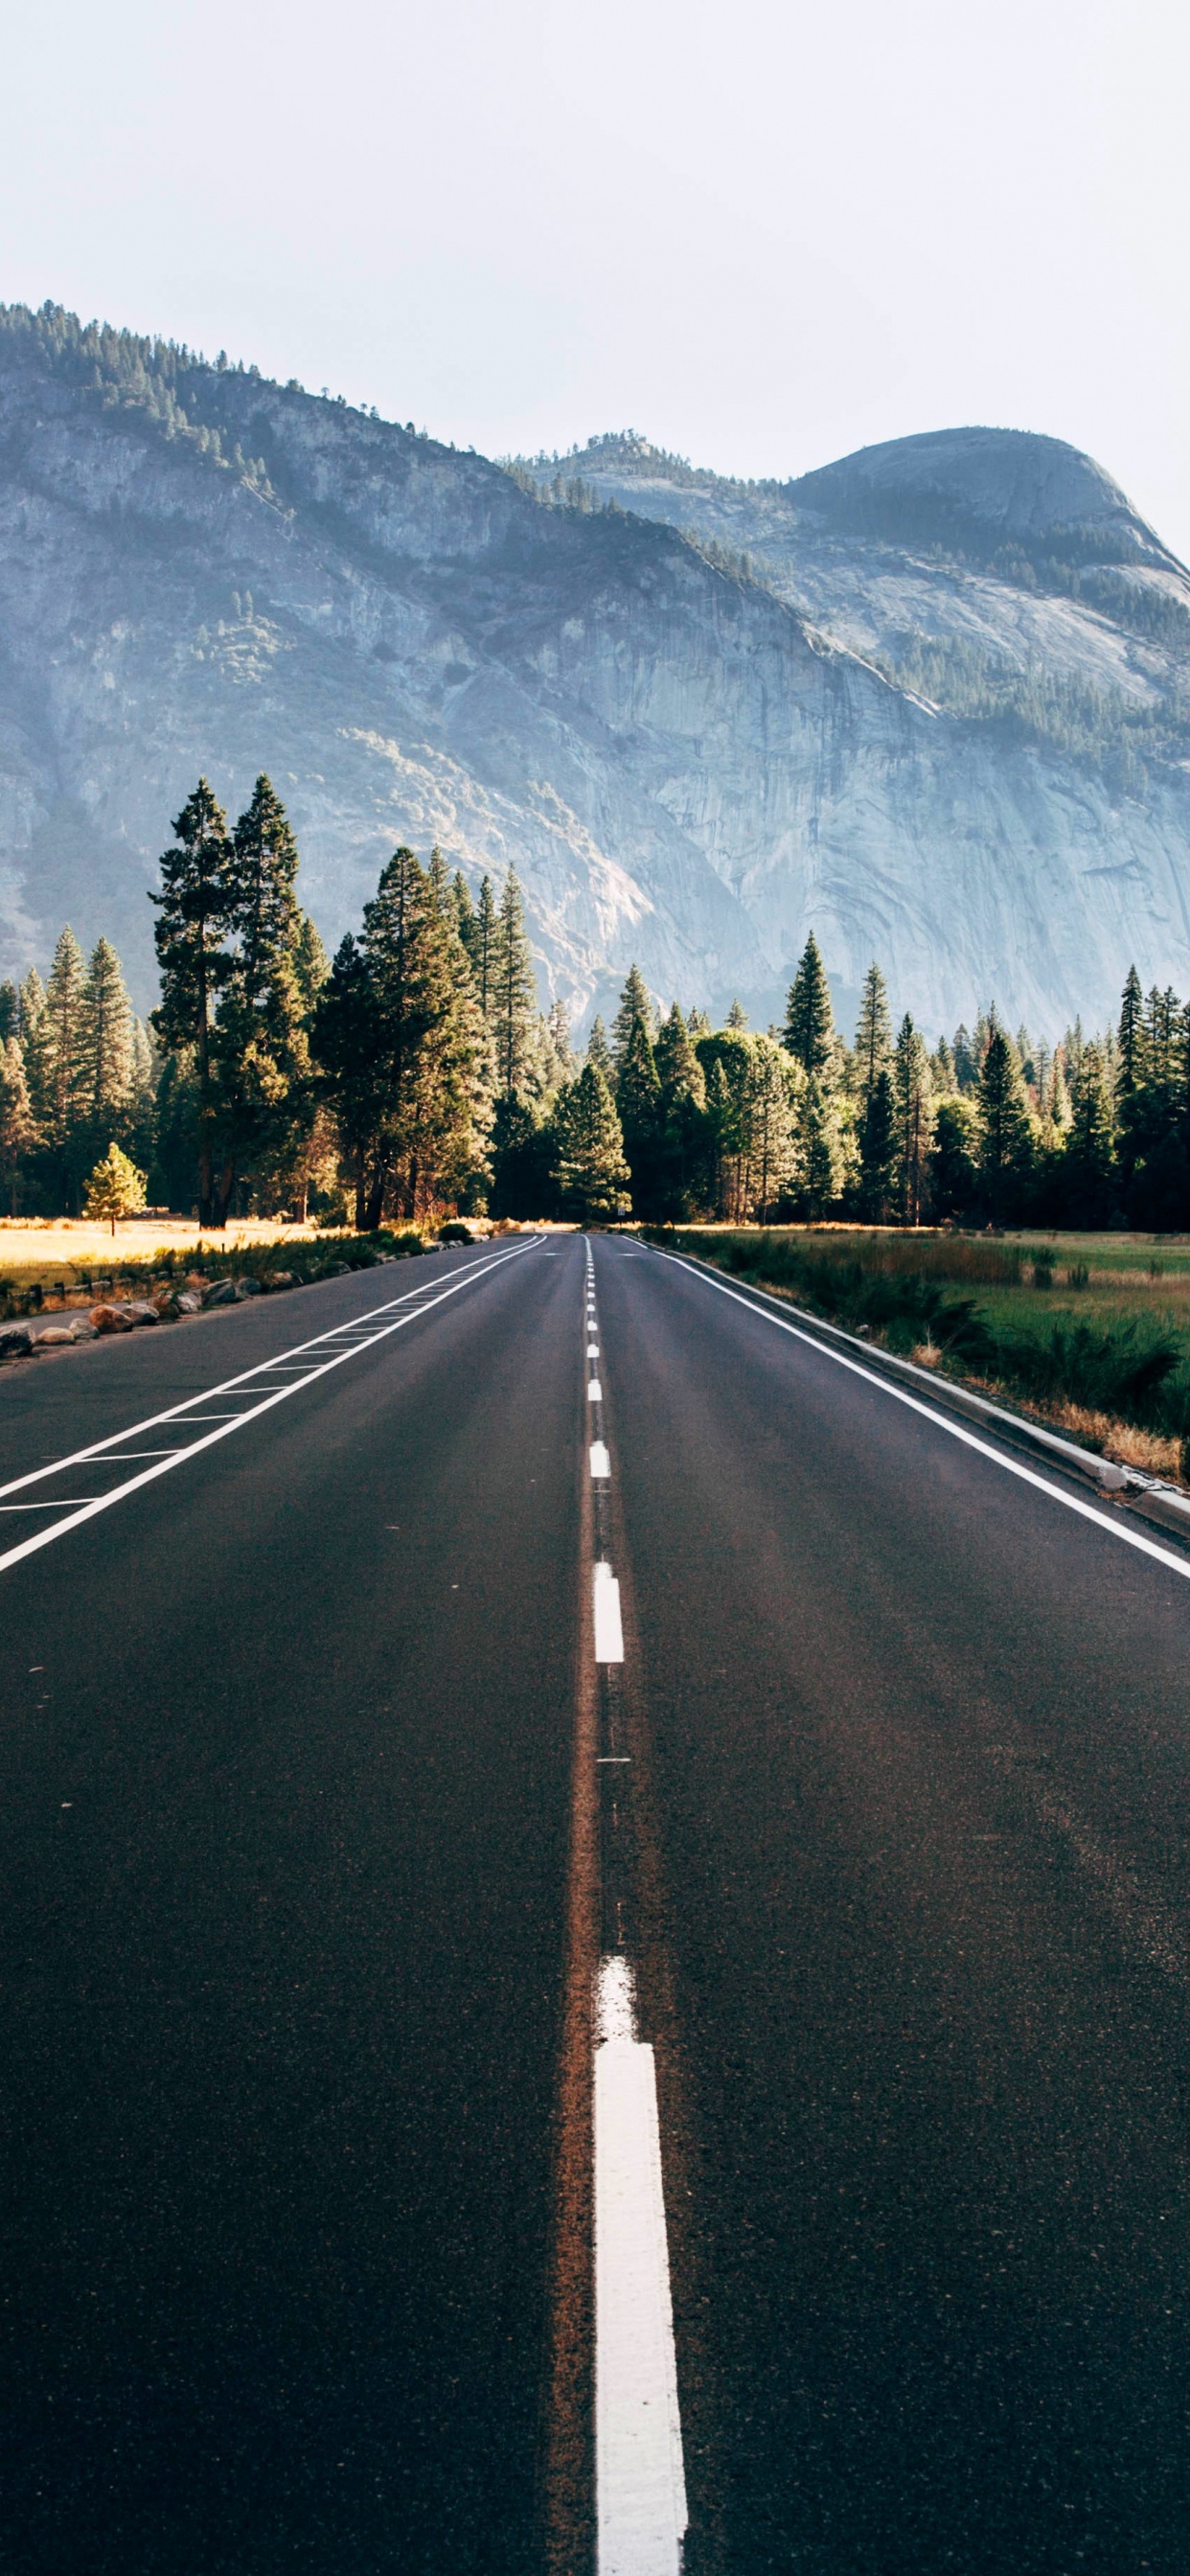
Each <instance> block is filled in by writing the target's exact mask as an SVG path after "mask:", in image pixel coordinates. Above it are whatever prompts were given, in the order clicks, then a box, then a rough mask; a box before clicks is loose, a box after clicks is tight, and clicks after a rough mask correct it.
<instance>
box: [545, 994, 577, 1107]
mask: <svg viewBox="0 0 1190 2576" xmlns="http://www.w3.org/2000/svg"><path fill="white" fill-rule="evenodd" d="M545 1053H546V1059H547V1065H548V1074H549V1085H548V1087H549V1089H550V1090H551V1091H556V1090H557V1088H558V1085H559V1083H562V1082H573V1080H574V1076H575V1072H576V1070H577V1068H576V1065H575V1059H574V1048H573V1047H572V1045H571V1043H570V1013H569V1011H568V1010H567V1008H566V1004H565V1002H564V1001H563V1000H562V999H561V997H560V996H558V997H557V998H555V1000H554V1001H552V1002H551V1003H550V1007H549V1010H548V1012H547V1013H546V1021H545Z"/></svg>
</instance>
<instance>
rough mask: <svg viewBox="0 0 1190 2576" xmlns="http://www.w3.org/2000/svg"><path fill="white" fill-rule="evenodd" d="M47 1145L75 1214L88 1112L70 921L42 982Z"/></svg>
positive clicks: (81, 994) (82, 971) (79, 960)
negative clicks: (47, 1092) (46, 1052)
mask: <svg viewBox="0 0 1190 2576" xmlns="http://www.w3.org/2000/svg"><path fill="white" fill-rule="evenodd" d="M45 1026H46V1036H47V1040H48V1047H49V1077H50V1113H49V1119H48V1122H47V1142H48V1143H49V1144H50V1145H51V1146H52V1148H53V1153H54V1161H55V1166H56V1171H57V1188H58V1193H59V1197H60V1201H61V1204H62V1205H63V1206H64V1207H65V1208H66V1209H67V1210H68V1212H69V1213H70V1214H71V1215H77V1213H78V1204H79V1182H80V1180H81V1168H80V1166H81V1162H82V1149H83V1140H84V1136H85V1125H86V1114H87V1069H88V1068H87V969H86V963H85V961H84V958H83V952H82V949H81V948H80V947H79V944H78V941H77V939H76V938H75V935H74V932H73V930H72V929H71V928H70V925H69V923H68V924H67V926H66V928H65V930H64V931H63V932H62V935H61V937H60V939H59V941H58V945H57V947H56V948H55V950H54V959H53V964H52V966H51V968H50V978H49V982H48V984H47V986H46V1003H45Z"/></svg>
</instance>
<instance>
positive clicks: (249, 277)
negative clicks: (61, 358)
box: [0, 0, 1190, 557]
mask: <svg viewBox="0 0 1190 2576" xmlns="http://www.w3.org/2000/svg"><path fill="white" fill-rule="evenodd" d="M0 34H2V36H3V56H2V59H3V63H4V78H3V85H2V90H0V299H4V300H7V301H10V302H15V301H20V302H25V303H31V304H40V303H42V302H43V301H44V300H45V298H46V297H47V296H48V297H50V298H51V299H52V300H53V301H55V302H57V303H61V304H65V305H67V306H68V307H69V308H71V309H72V310H73V311H76V312H78V313H79V314H80V315H81V316H82V317H83V318H84V319H88V320H89V319H90V318H92V317H93V316H98V317H100V318H102V319H106V320H108V321H111V322H115V323H121V324H125V325H127V326H128V327H129V328H132V329H136V330H141V331H150V332H160V333H161V334H162V335H163V336H165V337H167V338H174V339H179V340H185V341H187V342H188V343H189V344H190V345H191V346H192V347H198V348H202V349H205V350H206V351H207V353H208V354H209V355H213V354H214V353H215V352H216V351H217V350H218V349H220V348H225V349H226V350H227V351H228V354H229V355H230V356H231V357H232V358H233V359H234V358H243V359H244V360H245V361H246V362H252V361H255V363H256V364H257V365H258V366H259V367H260V368H261V370H262V372H263V373H264V374H266V375H274V376H279V377H281V378H287V377H290V376H296V377H297V378H298V379H299V380H300V381H301V382H302V383H303V384H305V385H306V386H308V387H309V388H310V389H311V390H312V391H314V392H318V391H320V390H321V389H322V388H323V387H324V386H325V387H326V388H327V389H328V390H329V391H330V392H331V393H336V394H338V393H341V394H344V395H345V396H346V397H347V399H348V400H349V401H351V402H355V403H361V404H372V403H375V404H376V406H377V408H378V409H379V410H380V411H381V412H382V413H383V414H384V415H385V416H386V417H388V418H391V419H397V420H402V421H404V420H412V421H414V422H415V424H416V425H417V426H418V427H419V428H420V427H423V426H424V427H426V428H428V429H429V430H430V431H431V432H432V433H433V434H434V435H435V436H436V437H439V438H444V439H449V440H453V441H454V442H455V443H456V444H458V445H460V446H471V445H474V446H475V447H478V448H480V449H481V450H483V451H485V452H486V453H488V454H493V455H504V454H508V453H517V452H528V453H533V452H536V451H537V450H538V449H541V448H544V449H546V450H548V451H552V450H554V449H561V450H565V449H567V448H569V447H570V446H571V445H573V444H575V443H581V442H582V441H584V440H585V439H586V438H588V437H589V436H591V435H592V434H596V433H599V432H602V431H605V430H611V429H624V428H629V427H631V428H635V429H637V430H640V431H643V432H644V433H645V434H646V435H647V436H648V437H650V438H652V439H654V440H655V441H656V442H657V443H658V444H659V445H661V446H665V447H668V448H672V449H675V450H676V451H677V452H678V453H679V454H681V455H684V456H688V457H690V458H691V459H692V460H694V461H695V462H697V463H700V464H708V465H713V466H715V467H717V468H718V469H719V470H720V471H721V472H726V473H736V474H758V475H759V474H771V475H778V476H782V477H783V476H786V475H790V474H797V473H801V472H804V471H806V470H807V469H808V468H809V467H811V466H814V465H820V464H824V463H825V462H827V461H828V459H830V458H831V457H833V456H840V455H845V454H847V453H848V452H849V451H850V450H852V449H854V448H856V447H862V446H866V445H869V444H870V443H872V442H874V441H877V440H880V439H885V438H896V437H902V436H905V435H908V434H911V433H912V432H914V431H916V430H928V429H937V428H941V427H945V426H951V425H954V424H958V423H961V422H970V421H977V422H990V423H994V424H997V425H999V426H1003V427H1011V428H1017V429H1039V430H1046V431H1048V432H1050V433H1051V434H1052V435H1054V436H1057V437H1060V438H1066V439H1069V440H1071V441H1072V442H1073V443H1074V444H1075V445H1076V446H1079V447H1083V448H1086V449H1088V450H1089V451H1090V453H1091V454H1092V455H1094V456H1096V457H1097V458H1098V460H1099V462H1100V463H1101V464H1103V465H1105V466H1106V467H1107V468H1108V470H1109V471H1110V472H1111V473H1113V474H1114V475H1115V476H1116V478H1117V480H1118V481H1119V482H1121V483H1122V484H1123V486H1124V488H1125V490H1126V491H1127V492H1128V493H1129V495H1130V497H1131V498H1132V499H1133V500H1134V501H1135V502H1136V504H1137V505H1138V507H1139V508H1140V509H1141V511H1142V512H1143V513H1144V515H1145V516H1146V517H1147V518H1149V519H1150V520H1151V521H1152V522H1153V523H1154V524H1155V526H1156V527H1157V528H1158V530H1159V532H1160V534H1161V535H1162V537H1163V538H1164V539H1165V541H1166V543H1167V544H1170V545H1172V546H1173V547H1174V548H1175V550H1176V551H1177V552H1178V553H1180V554H1181V555H1182V556H1183V557H1190V439H1188V437H1187V428H1188V410H1190V297H1188V296H1187V293H1186V278H1185V270H1186V257H1187V242H1186V233H1187V224H1186V212H1185V202H1186V182H1185V176H1184V162H1185V145H1184V136H1183V101H1184V98H1185V95H1186V80H1187V72H1188V71H1190V13H1187V11H1186V10H1185V8H1184V7H1178V6H1174V5H1172V0H1160V4H1159V0H1128V5H1126V6H1125V5H1121V0H1077V5H1070V0H1027V5H1026V0H996V5H995V6H994V7H993V6H988V5H985V0H947V5H945V6H940V5H937V0H901V5H900V6H898V7H897V8H895V9H894V8H892V7H890V6H889V5H888V0H831V5H830V6H827V5H826V0H819V5H816V6H813V7H810V6H807V5H806V0H731V5H730V6H727V5H724V4H723V0H719V5H717V6H710V5H707V0H680V5H678V0H605V5H604V6H603V7H602V8H601V9H600V10H598V11H593V10H591V9H590V8H584V9H581V10H580V9H578V8H576V7H575V6H574V5H573V0H550V5H545V0H499V6H494V5H493V0H420V5H418V6H417V7H412V6H410V5H408V0H389V5H387V6H381V5H379V0H335V5H334V6H333V7H332V6H329V5H327V0H283V5H280V0H234V5H232V0H103V5H102V6H100V7H96V5H95V0H39V6H38V7H37V8H32V9H31V8H29V7H28V6H27V0H19V5H18V0H0Z"/></svg>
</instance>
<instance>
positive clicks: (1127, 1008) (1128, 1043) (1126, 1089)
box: [1116, 966, 1147, 1192]
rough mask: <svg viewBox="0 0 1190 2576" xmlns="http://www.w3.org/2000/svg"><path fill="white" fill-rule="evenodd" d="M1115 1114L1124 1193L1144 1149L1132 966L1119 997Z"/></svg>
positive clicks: (1138, 1008)
mask: <svg viewBox="0 0 1190 2576" xmlns="http://www.w3.org/2000/svg"><path fill="white" fill-rule="evenodd" d="M1117 1047H1118V1054H1117V1072H1116V1115H1117V1119H1118V1122H1119V1165H1120V1177H1121V1180H1122V1182H1123V1185H1124V1189H1125V1191H1126V1192H1127V1191H1128V1190H1130V1188H1131V1185H1132V1176H1133V1173H1134V1171H1135V1169H1136V1164H1137V1161H1138V1159H1139V1157H1140V1155H1141V1154H1142V1152H1143V1150H1144V1126H1145V1115H1144V1106H1145V1076H1146V1069H1147V1066H1146V1059H1147V1048H1146V1032H1145V1018H1144V1003H1143V1000H1142V998H1141V989H1140V977H1139V975H1138V974H1137V971H1136V968H1135V966H1130V967H1129V969H1128V975H1127V979H1126V981H1125V985H1124V990H1123V993H1122V995H1121V998H1120V1027H1119V1035H1118V1039H1117Z"/></svg>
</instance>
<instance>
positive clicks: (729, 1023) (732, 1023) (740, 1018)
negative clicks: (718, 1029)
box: [724, 996, 748, 1029]
mask: <svg viewBox="0 0 1190 2576" xmlns="http://www.w3.org/2000/svg"><path fill="white" fill-rule="evenodd" d="M724 1026H725V1027H727V1028H729V1029H746V1028H747V1026H748V1014H747V1012H746V1010H745V1009H744V1006H743V1003H742V1002H741V1001H740V1000H739V998H738V996H737V998H736V999H735V1000H734V1001H733V1002H732V1005H731V1008H730V1010H729V1011H728V1014H727V1018H726V1021H725V1023H724Z"/></svg>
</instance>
